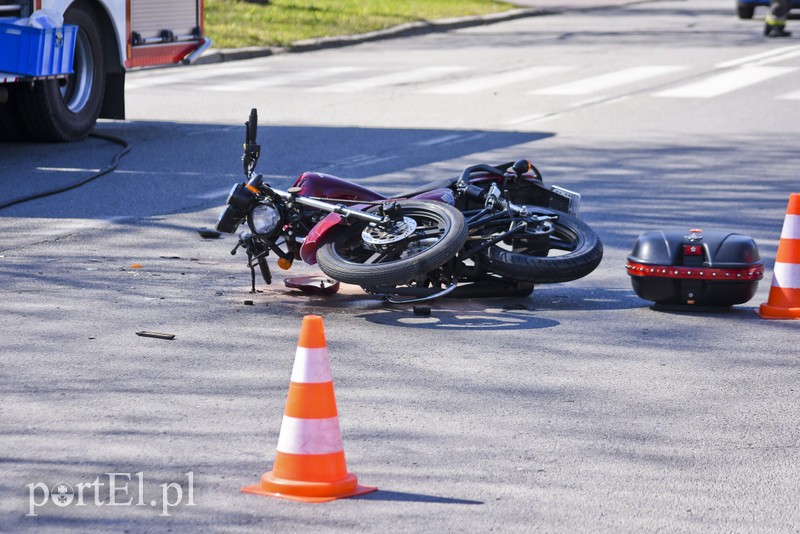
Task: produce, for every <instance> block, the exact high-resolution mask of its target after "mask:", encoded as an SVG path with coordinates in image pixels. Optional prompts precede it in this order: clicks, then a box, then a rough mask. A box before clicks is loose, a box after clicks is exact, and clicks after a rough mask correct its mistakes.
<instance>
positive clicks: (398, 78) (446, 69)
mask: <svg viewBox="0 0 800 534" xmlns="http://www.w3.org/2000/svg"><path fill="white" fill-rule="evenodd" d="M465 70H468V67H455V66H443V67H424V68H421V69H412V70H406V71H401V72H392V73H389V74H381V75H380V76H373V77H370V78H362V79H360V80H350V81H346V82H342V83H336V84H332V85H325V86H322V87H313V88H311V89H308V91H311V92H322V93H328V92H331V93H349V92H351V91H362V90H364V89H374V88H376V87H386V86H387V85H402V84H405V83H412V82H421V81H426V80H432V79H435V78H439V77H441V76H443V75H447V74H452V73H454V72H461V71H465Z"/></svg>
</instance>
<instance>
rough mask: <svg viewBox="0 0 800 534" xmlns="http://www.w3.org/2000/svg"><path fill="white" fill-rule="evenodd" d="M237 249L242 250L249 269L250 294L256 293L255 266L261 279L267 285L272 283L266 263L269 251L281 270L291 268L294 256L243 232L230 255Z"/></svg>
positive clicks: (273, 244) (271, 243)
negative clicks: (245, 255)
mask: <svg viewBox="0 0 800 534" xmlns="http://www.w3.org/2000/svg"><path fill="white" fill-rule="evenodd" d="M239 247H242V248H244V251H245V253H246V254H247V266H248V267H249V268H250V286H251V289H250V292H251V293H255V292H256V265H258V268H259V270H260V271H261V277H262V278H263V279H264V282H266V283H267V284H271V283H272V273H271V272H270V270H269V264H268V263H267V256H268V255H269V253H270V251H272V252H274V253H275V255H276V256H278V266H279V267H281V268H282V269H288V268H290V267H291V266H292V262H293V261H294V254H293V253H291V252H284V251H282V250H281V249H280V248H279V247H278V246H277V245H276V244H275V243H273V242H272V241H264V240H263V239H259V238H258V237H256V236H254V235H253V234H251V233H250V232H243V233H242V234H240V235H239V242H238V243H237V244H236V246H235V247H233V250H231V255H235V254H236V252H237V250H238V249H239Z"/></svg>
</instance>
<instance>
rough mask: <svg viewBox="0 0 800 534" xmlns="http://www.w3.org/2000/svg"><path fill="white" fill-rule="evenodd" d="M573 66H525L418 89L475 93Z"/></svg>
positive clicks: (458, 93)
mask: <svg viewBox="0 0 800 534" xmlns="http://www.w3.org/2000/svg"><path fill="white" fill-rule="evenodd" d="M574 68H575V67H566V66H561V65H550V66H546V65H543V66H534V67H525V68H519V69H515V70H511V71H508V72H498V73H494V74H490V75H487V76H477V77H470V78H468V79H466V80H460V81H457V82H451V83H447V84H444V85H438V86H436V87H429V88H426V89H422V90H421V91H419V92H420V93H431V94H440V95H463V94H468V93H476V92H478V91H485V90H487V89H495V88H497V87H501V86H504V85H511V84H514V83H520V82H526V81H528V80H534V79H536V78H544V77H545V76H550V75H552V74H558V73H561V72H566V71H568V70H572V69H574Z"/></svg>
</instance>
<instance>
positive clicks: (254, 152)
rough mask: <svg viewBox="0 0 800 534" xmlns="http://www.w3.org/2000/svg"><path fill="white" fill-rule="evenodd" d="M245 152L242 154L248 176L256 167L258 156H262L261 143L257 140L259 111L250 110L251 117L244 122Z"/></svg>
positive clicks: (243, 165) (243, 166)
mask: <svg viewBox="0 0 800 534" xmlns="http://www.w3.org/2000/svg"><path fill="white" fill-rule="evenodd" d="M244 129H245V136H244V154H242V168H243V170H244V175H245V176H247V177H248V178H249V177H250V176H251V175H252V174H253V171H254V170H255V168H256V163H257V162H258V158H259V157H260V156H261V145H259V144H258V143H257V142H256V138H257V136H258V111H257V110H256V108H253V109H251V110H250V117H249V118H248V119H247V122H245V123H244Z"/></svg>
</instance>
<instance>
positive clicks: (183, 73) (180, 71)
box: [125, 65, 266, 89]
mask: <svg viewBox="0 0 800 534" xmlns="http://www.w3.org/2000/svg"><path fill="white" fill-rule="evenodd" d="M168 71H170V72H167V71H163V72H158V73H155V72H154V73H148V74H146V75H142V74H139V73H137V75H136V76H133V77H129V78H128V79H127V80H125V89H141V88H142V87H153V86H156V85H168V84H173V83H178V84H179V83H184V82H192V81H197V80H202V79H204V78H207V79H211V78H219V77H221V76H233V75H237V74H247V73H251V72H265V71H266V69H265V68H263V67H252V66H250V67H243V66H241V65H239V66H235V65H231V66H230V67H214V68H204V69H200V68H197V67H195V68H193V69H189V70H187V69H186V67H174V68H171V69H168Z"/></svg>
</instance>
